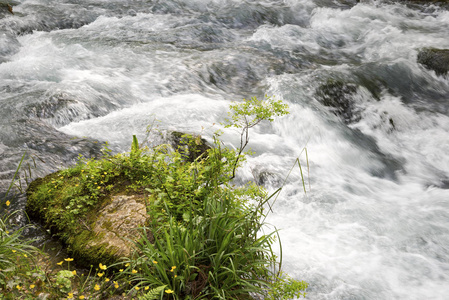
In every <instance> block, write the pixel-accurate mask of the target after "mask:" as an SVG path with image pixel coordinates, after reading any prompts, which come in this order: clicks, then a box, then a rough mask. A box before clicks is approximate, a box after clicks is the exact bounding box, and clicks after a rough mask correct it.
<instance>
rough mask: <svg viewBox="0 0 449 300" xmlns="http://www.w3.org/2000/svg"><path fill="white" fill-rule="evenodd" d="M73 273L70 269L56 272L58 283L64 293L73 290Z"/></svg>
mask: <svg viewBox="0 0 449 300" xmlns="http://www.w3.org/2000/svg"><path fill="white" fill-rule="evenodd" d="M73 276H74V275H73V273H72V272H71V271H69V270H61V271H59V272H58V273H57V274H56V285H57V286H58V287H59V290H60V291H61V292H63V293H68V292H70V291H71V290H72V280H71V279H72V277H73Z"/></svg>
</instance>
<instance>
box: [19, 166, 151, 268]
mask: <svg viewBox="0 0 449 300" xmlns="http://www.w3.org/2000/svg"><path fill="white" fill-rule="evenodd" d="M58 179H59V182H63V183H62V184H60V185H58V189H59V190H60V191H61V192H67V191H68V189H70V186H71V185H73V184H74V182H75V179H74V178H65V177H64V178H61V174H60V172H56V173H53V174H50V175H48V176H46V177H44V178H39V179H36V180H35V181H33V182H31V184H30V185H29V187H28V189H27V198H28V199H27V200H28V201H27V205H26V211H27V213H28V215H29V216H30V217H31V218H33V219H36V220H39V221H40V222H41V223H42V225H43V226H44V227H45V228H47V229H49V230H50V232H51V233H52V234H54V235H56V236H57V237H59V238H60V239H61V241H62V242H63V243H64V244H65V245H66V246H67V249H68V251H69V253H70V255H71V256H73V257H74V258H75V259H76V261H77V263H78V264H79V265H81V266H85V267H88V266H90V265H98V263H100V262H101V263H103V264H107V265H110V264H112V263H115V262H117V261H118V260H120V258H122V257H129V256H130V255H131V252H132V246H133V243H132V241H136V240H137V239H138V238H139V231H138V230H137V228H138V227H141V226H144V225H145V223H146V221H147V214H146V204H145V196H143V195H139V194H136V195H108V196H105V197H102V198H101V199H100V200H99V201H98V203H97V204H95V205H92V206H91V208H90V209H89V210H88V211H87V212H86V213H84V214H80V215H79V217H67V215H68V212H67V210H66V209H65V207H66V205H67V203H65V202H66V200H65V199H62V198H60V197H58V196H57V194H56V195H55V194H49V193H47V191H48V184H49V183H51V182H55V181H56V180H58ZM68 220H69V221H68Z"/></svg>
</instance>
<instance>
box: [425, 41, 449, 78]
mask: <svg viewBox="0 0 449 300" xmlns="http://www.w3.org/2000/svg"><path fill="white" fill-rule="evenodd" d="M418 63H420V64H422V65H424V66H425V67H426V68H427V69H429V70H433V71H435V73H436V74H437V75H445V74H447V73H448V72H449V49H435V48H429V49H422V50H421V51H420V52H419V53H418Z"/></svg>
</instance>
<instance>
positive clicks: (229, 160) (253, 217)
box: [27, 97, 305, 299]
mask: <svg viewBox="0 0 449 300" xmlns="http://www.w3.org/2000/svg"><path fill="white" fill-rule="evenodd" d="M286 113H287V106H286V105H285V104H283V103H282V102H281V101H276V100H274V98H271V97H266V99H265V100H263V101H260V100H258V99H256V98H252V99H250V100H245V101H244V102H242V103H239V104H233V105H231V113H230V118H229V119H228V121H227V123H226V124H225V127H234V128H237V129H239V130H241V133H240V138H241V140H240V141H241V143H240V147H238V148H237V149H228V148H224V147H222V143H221V142H220V141H219V133H217V134H216V135H215V136H214V144H213V147H203V148H202V150H201V151H197V150H194V151H190V150H189V149H194V148H193V147H194V146H195V145H196V146H199V144H200V142H201V139H200V138H199V137H195V136H187V135H186V136H182V137H181V140H182V141H183V143H182V144H181V146H180V147H179V148H178V149H173V148H172V147H170V146H168V145H160V146H157V147H155V148H152V149H149V148H147V147H143V146H140V145H139V143H138V141H137V138H136V137H135V136H133V140H132V146H131V152H130V153H128V154H117V155H114V156H110V155H105V157H104V158H103V159H101V160H89V159H84V158H80V160H79V163H78V164H77V165H76V166H74V167H72V168H69V169H67V170H62V171H60V172H57V173H55V174H52V175H51V176H48V177H46V178H45V179H42V180H40V181H37V182H35V183H33V184H32V185H31V186H30V188H29V190H28V204H27V211H28V212H29V213H30V214H34V215H37V216H40V217H41V218H42V219H44V220H45V223H46V224H47V226H49V227H50V228H51V229H52V230H54V232H56V233H59V234H60V236H61V237H62V238H64V239H65V240H66V242H68V243H69V244H70V242H72V243H75V242H76V243H79V240H80V239H76V238H74V237H76V236H78V237H81V239H82V240H84V241H85V242H86V243H87V241H88V239H89V238H92V237H90V236H89V232H90V231H89V226H91V225H90V224H91V223H92V222H93V220H94V218H93V216H94V214H95V212H96V211H97V209H98V207H100V206H102V205H104V204H107V203H108V201H110V199H111V196H112V195H114V194H123V193H125V194H126V193H131V194H141V195H144V196H146V197H145V198H146V199H147V200H146V201H147V202H146V204H147V207H148V208H147V211H148V219H147V226H146V227H144V228H143V229H142V235H141V239H140V240H139V241H137V242H136V246H137V248H138V251H136V256H133V257H132V258H130V259H128V261H125V263H126V264H125V267H124V269H125V270H122V271H123V272H119V273H118V276H117V277H115V279H114V286H118V285H119V282H130V283H131V285H132V286H133V288H131V289H128V292H129V294H130V295H141V296H142V298H141V299H171V298H173V299H201V298H204V299H250V295H252V294H257V295H264V296H269V295H271V296H272V297H278V294H276V291H286V292H287V293H290V292H291V293H293V292H294V291H298V289H299V290H303V289H304V288H305V285H296V283H295V281H289V280H287V279H285V280H284V281H282V279H280V278H277V279H276V276H277V275H276V274H278V271H276V269H277V268H278V267H280V265H279V264H278V262H277V261H276V256H275V255H274V252H273V249H272V245H273V243H274V241H275V239H276V237H277V231H276V230H274V231H273V232H270V233H268V234H265V233H263V232H264V230H265V229H266V224H264V220H265V217H266V214H265V212H264V205H265V204H266V203H267V202H268V200H270V199H271V197H272V196H270V197H267V194H266V192H265V191H264V190H263V188H261V187H259V186H257V185H255V184H248V185H246V186H242V187H239V188H236V187H234V186H233V185H232V179H233V178H234V176H235V172H236V169H237V168H238V167H239V166H240V164H241V163H242V162H243V161H244V159H245V154H244V150H245V148H246V146H247V144H248V142H249V134H248V131H249V129H250V128H252V127H254V126H255V125H257V124H259V123H260V122H262V121H264V120H265V121H272V120H273V118H274V117H275V116H281V115H284V114H286ZM195 149H198V148H195ZM192 152H195V153H194V154H195V155H191V153H192ZM74 247H75V245H72V248H74ZM115 267H116V268H120V266H119V264H117V265H115ZM61 280H63V279H61ZM62 286H63V288H65V290H67V289H68V286H65V285H64V284H62ZM120 286H121V285H120ZM148 289H151V290H150V292H151V293H150V292H147V290H148ZM273 289H274V291H273V292H270V291H271V290H273ZM270 293H271V294H270ZM292 295H293V294H292ZM295 295H299V294H295ZM271 296H270V297H271ZM145 297H147V298H145ZM273 299H274V298H273Z"/></svg>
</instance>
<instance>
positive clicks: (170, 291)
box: [165, 289, 174, 294]
mask: <svg viewBox="0 0 449 300" xmlns="http://www.w3.org/2000/svg"><path fill="white" fill-rule="evenodd" d="M165 292H166V293H167V294H173V293H174V292H173V290H170V289H168V290H165Z"/></svg>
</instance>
